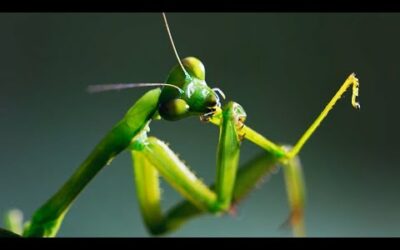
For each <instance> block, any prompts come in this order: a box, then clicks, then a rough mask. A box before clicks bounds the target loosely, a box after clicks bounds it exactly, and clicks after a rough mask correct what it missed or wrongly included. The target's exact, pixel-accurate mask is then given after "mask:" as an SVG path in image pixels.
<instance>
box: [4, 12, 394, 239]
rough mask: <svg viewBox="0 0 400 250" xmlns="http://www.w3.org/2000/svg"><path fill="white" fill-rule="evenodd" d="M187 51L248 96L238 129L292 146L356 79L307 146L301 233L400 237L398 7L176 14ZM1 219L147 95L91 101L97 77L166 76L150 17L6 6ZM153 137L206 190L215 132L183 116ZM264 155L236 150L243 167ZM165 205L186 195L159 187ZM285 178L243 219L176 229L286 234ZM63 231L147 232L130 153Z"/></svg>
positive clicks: (31, 206)
mask: <svg viewBox="0 0 400 250" xmlns="http://www.w3.org/2000/svg"><path fill="white" fill-rule="evenodd" d="M168 18H169V22H170V26H171V29H172V33H173V36H174V39H175V43H176V45H177V48H178V50H179V53H180V55H181V57H185V56H196V57H198V58H200V59H201V60H202V61H203V62H204V64H205V66H206V70H207V76H206V77H207V81H208V83H209V85H211V86H213V87H219V88H221V89H222V90H223V91H224V92H225V94H226V95H227V97H228V99H229V100H235V101H237V102H239V103H240V104H242V105H243V107H244V108H245V109H246V111H247V114H248V119H247V124H248V125H249V126H251V127H253V128H254V129H256V130H258V131H259V132H260V133H262V134H264V135H266V136H267V137H268V138H270V139H272V140H274V141H277V142H281V143H294V142H296V141H297V139H298V138H299V136H300V135H301V134H302V133H303V132H304V130H305V129H306V128H307V127H308V125H309V124H310V123H311V121H313V119H314V118H315V117H316V115H317V114H319V112H320V111H321V110H322V108H323V107H324V105H325V104H326V103H327V101H328V100H329V99H330V98H331V97H332V96H333V94H334V93H335V92H336V91H337V89H338V88H339V86H340V85H341V84H342V83H343V81H344V80H345V78H346V77H347V76H348V75H349V74H350V73H351V72H356V73H357V76H358V77H359V79H360V83H361V85H360V98H359V100H360V103H361V110H360V111H359V112H357V111H356V110H354V109H353V108H352V107H351V105H350V96H351V95H350V94H349V93H347V94H346V97H345V98H344V100H341V102H340V103H339V104H338V105H337V106H336V108H335V110H334V111H333V112H332V113H331V114H330V116H328V119H327V120H326V121H325V122H324V123H323V124H322V126H321V127H320V129H319V130H318V131H317V132H316V134H315V135H314V136H313V137H312V139H311V140H310V141H309V143H308V144H307V145H306V146H305V148H304V150H303V151H302V152H301V159H302V163H303V165H304V169H305V178H306V181H307V190H308V203H307V209H306V213H307V218H306V225H307V230H308V235H309V236H400V213H399V211H400V197H399V195H398V191H399V189H400V182H399V180H398V179H399V177H400V169H399V167H398V166H399V163H398V160H395V152H396V151H397V149H398V148H399V147H398V143H399V141H398V139H399V136H398V132H397V129H398V125H397V124H398V120H399V119H398V114H399V112H398V109H397V107H398V105H397V103H396V99H397V98H398V96H397V92H398V91H399V90H400V87H399V85H400V84H399V83H400V82H399V80H400V75H399V70H400V59H399V57H400V47H399V45H400V32H399V27H400V14H378V13H375V14H373V13H370V14H362V13H358V14H352V13H341V14H333V13H326V14H318V13H298V14H295V13H265V14H262V13H259V14H250V13H248V14H244V13H243V14H229V13H223V14H222V13H187V14H183V13H182V14H180V13H171V14H168ZM0 30H1V33H0V34H1V35H0V36H1V39H0V55H1V56H0V86H1V88H0V152H1V153H0V155H1V157H0V214H1V215H3V214H4V213H5V212H6V211H7V210H8V209H10V208H14V207H17V208H20V209H22V210H23V212H24V213H25V215H26V216H28V217H30V215H31V214H32V213H33V212H34V210H35V209H37V208H38V207H39V206H40V205H41V204H42V203H43V202H44V201H45V200H46V199H48V198H49V197H50V195H52V194H53V193H54V192H55V191H56V190H57V189H58V188H59V187H60V186H61V185H62V184H63V182H64V181H65V180H66V179H67V178H68V177H69V176H70V174H71V173H72V172H73V171H74V170H75V168H76V167H77V166H78V165H79V164H80V163H81V162H82V161H83V160H84V158H85V157H86V156H87V154H88V153H89V152H90V151H91V149H92V148H93V147H94V145H95V144H96V143H97V142H98V141H99V140H100V139H101V137H102V136H103V135H104V134H105V133H106V132H107V131H108V130H109V129H110V128H111V126H112V125H113V124H114V123H115V122H117V121H118V119H120V118H121V117H122V115H123V114H124V113H125V111H126V110H127V109H128V108H129V107H130V106H131V104H133V103H134V102H135V100H137V98H139V97H140V96H141V95H142V94H143V93H144V92H145V91H146V90H145V89H133V90H125V91H120V92H108V93H100V94H88V93H87V92H86V87H87V86H88V85H91V84H101V83H113V82H160V81H163V80H165V78H166V76H167V74H168V72H169V70H170V68H171V67H172V66H173V65H175V64H176V60H175V57H174V55H173V52H172V49H171V47H170V44H169V41H168V38H167V34H166V31H165V28H164V24H163V22H162V18H161V15H160V14H158V13H131V14H128V13H126V14H95V13H93V14H88V13H80V14H78V13H76V14H68V13H57V14H50V13H49V14H40V13H31V14H27V13H25V14H23V13H20V14H18V13H13V14H12V13H10V14H5V13H2V14H0ZM151 128H152V130H151V134H153V135H156V136H158V137H159V138H161V139H163V140H165V141H167V142H169V143H170V146H171V147H172V148H173V149H174V151H175V152H177V153H179V155H180V156H181V157H182V158H184V159H185V160H186V162H187V163H188V164H189V165H190V166H191V167H192V168H193V169H194V170H195V171H196V173H197V174H198V175H199V176H201V177H202V178H203V179H204V180H205V181H206V182H207V183H211V182H213V179H214V175H215V172H216V169H215V155H216V153H215V152H216V145H217V140H218V130H217V129H216V128H215V127H213V126H211V125H205V124H202V123H200V122H199V120H198V118H195V117H194V118H190V119H187V120H183V121H180V122H166V121H162V122H157V123H153V124H152V127H151ZM260 151H261V150H260V149H258V148H257V147H256V146H253V145H251V144H250V143H249V142H245V143H243V150H242V155H241V162H245V161H246V160H249V159H251V158H252V157H254V156H255V155H257V153H259V152H260ZM163 189H164V195H165V196H164V199H163V200H164V203H165V206H166V207H169V206H171V205H172V204H174V203H175V202H177V201H178V200H180V199H181V198H180V196H179V195H178V194H176V193H175V192H174V191H173V190H172V189H171V188H170V187H169V186H168V185H166V184H165V183H163ZM287 214H288V208H287V198H286V195H285V189H284V185H283V176H282V172H278V173H277V174H275V175H273V176H272V178H270V179H269V181H268V182H266V183H264V185H262V186H260V187H259V188H258V189H257V190H256V191H255V192H253V193H252V194H251V195H250V197H249V198H248V199H246V200H245V201H244V202H243V203H242V204H241V206H240V207H239V208H238V215H237V216H236V217H232V216H224V217H222V218H214V217H212V216H204V217H202V218H200V219H196V220H193V221H191V222H189V223H188V224H186V225H185V226H184V227H183V228H182V229H181V230H179V231H177V232H175V233H173V234H172V235H171V236H290V235H291V234H290V231H288V230H282V229H279V226H280V225H281V224H282V222H283V221H284V220H285V219H286V216H287ZM59 236H148V234H147V232H146V230H145V227H144V225H143V223H142V220H141V216H140V213H139V211H138V204H137V201H136V195H135V189H134V185H133V179H132V166H131V162H130V156H129V154H127V153H126V152H125V153H123V154H122V155H121V156H120V157H117V158H116V159H115V161H114V162H113V163H112V164H111V166H109V167H108V168H106V169H104V170H103V171H102V172H101V173H100V174H99V175H98V176H97V177H96V178H95V179H94V180H93V181H92V182H91V183H90V185H89V186H88V187H87V188H86V189H85V190H84V192H83V193H82V194H81V195H80V196H79V198H78V200H77V201H76V203H75V204H74V205H73V207H72V208H71V210H70V212H69V213H68V215H67V216H66V218H65V220H64V223H63V226H62V228H61V230H60V233H59Z"/></svg>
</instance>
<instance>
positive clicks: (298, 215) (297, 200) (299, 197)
mask: <svg viewBox="0 0 400 250" xmlns="http://www.w3.org/2000/svg"><path fill="white" fill-rule="evenodd" d="M281 164H283V173H284V178H285V186H286V193H287V196H288V201H289V209H290V214H289V217H288V219H287V221H286V223H284V225H289V226H290V227H291V229H292V230H293V235H294V236H296V237H304V236H305V235H306V232H305V226H304V204H305V194H306V190H305V182H304V176H303V170H302V166H301V163H300V159H299V157H297V156H296V157H294V158H292V159H290V160H288V161H286V162H285V163H281Z"/></svg>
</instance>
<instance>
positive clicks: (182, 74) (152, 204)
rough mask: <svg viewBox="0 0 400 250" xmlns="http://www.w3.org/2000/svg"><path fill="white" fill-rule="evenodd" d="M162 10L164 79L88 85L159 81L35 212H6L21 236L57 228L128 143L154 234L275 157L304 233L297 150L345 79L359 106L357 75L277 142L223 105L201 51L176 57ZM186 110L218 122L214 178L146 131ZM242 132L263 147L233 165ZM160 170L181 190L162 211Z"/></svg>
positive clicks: (295, 224)
mask: <svg viewBox="0 0 400 250" xmlns="http://www.w3.org/2000/svg"><path fill="white" fill-rule="evenodd" d="M163 18H164V23H165V26H166V29H167V33H168V35H169V38H170V42H171V45H172V48H173V50H174V53H175V56H176V57H177V60H178V65H176V66H175V67H174V68H173V69H172V70H171V71H170V73H169V75H168V77H167V80H166V81H165V82H164V83H141V84H138V83H134V84H113V85H96V86H92V87H91V88H90V90H91V91H104V90H109V89H121V88H129V87H143V86H146V87H157V88H155V89H153V90H150V91H148V92H147V93H145V94H144V95H143V96H142V97H141V98H140V99H139V100H138V101H137V102H136V103H135V104H134V105H133V106H132V107H131V108H130V109H129V110H128V112H127V113H126V114H125V116H124V117H123V118H122V119H121V120H120V121H119V122H118V123H117V124H116V125H115V126H114V127H113V128H112V129H111V130H110V131H109V132H108V133H107V134H106V135H105V137H104V138H103V139H102V140H101V141H100V142H99V143H98V144H97V146H96V147H95V148H94V149H93V151H92V152H91V153H90V155H89V156H88V157H87V158H86V160H85V161H84V162H83V163H82V164H81V165H80V166H79V168H78V169H77V170H76V171H75V173H74V174H73V175H72V176H71V177H70V178H69V179H68V180H67V182H66V183H65V184H64V185H63V186H62V187H61V188H60V189H59V191H58V192H57V193H55V194H54V195H53V196H52V197H51V198H50V199H49V200H48V201H47V202H46V203H45V204H44V205H42V206H41V207H40V208H39V209H38V210H37V211H36V212H35V213H34V215H33V216H32V218H31V220H30V221H28V222H27V223H26V224H25V227H24V228H22V225H21V224H22V221H21V218H20V216H19V215H18V214H17V215H18V216H16V214H15V213H10V214H9V216H8V220H7V224H8V229H9V230H10V231H11V232H14V233H16V234H19V235H22V236H26V237H52V236H55V235H56V234H57V231H58V229H59V227H60V225H61V223H62V220H63V218H64V216H65V214H66V213H67V211H68V209H69V208H70V206H71V205H72V203H73V201H74V200H75V199H76V197H77V196H78V194H79V193H80V192H81V191H82V190H83V188H84V187H85V186H86V185H87V184H88V183H89V182H90V180H91V179H93V177H94V176H96V174H97V173H98V172H99V171H100V170H101V169H102V168H103V167H104V166H106V165H108V164H110V163H111V161H112V160H113V159H114V157H116V156H117V155H118V154H119V153H121V152H122V151H124V150H128V151H130V152H131V155H132V159H133V166H134V176H135V184H136V190H137V196H138V201H139V204H140V208H141V212H142V215H143V218H144V222H145V224H146V226H147V228H148V230H149V232H150V233H151V234H153V235H161V234H164V233H168V232H171V231H173V230H175V229H177V228H178V227H180V226H181V225H182V224H183V223H185V222H186V221H188V220H189V219H191V218H192V217H195V216H197V215H200V214H203V213H212V214H216V215H218V214H222V213H225V212H228V211H229V210H230V209H232V208H233V206H234V205H236V204H237V203H238V202H239V201H240V200H241V199H242V198H243V197H244V196H246V194H248V193H249V192H250V191H251V190H252V189H253V188H254V186H255V185H256V184H257V182H258V181H259V180H260V179H262V178H263V177H264V176H265V175H267V174H268V173H269V172H271V171H272V169H273V168H274V167H275V166H276V165H277V164H279V165H281V166H282V169H283V171H284V176H285V183H286V189H287V194H288V200H289V206H290V210H291V213H290V215H289V219H288V223H289V224H290V225H291V226H292V228H293V233H294V235H295V236H304V235H305V228H304V197H305V190H304V180H303V176H302V175H303V174H302V168H301V164H300V161H299V158H298V154H299V152H300V150H301V149H302V147H303V145H304V144H305V143H306V141H307V140H308V139H309V138H310V136H311V135H312V134H313V132H314V131H315V130H316V129H317V127H318V126H319V125H320V123H321V122H322V121H323V119H324V118H325V117H326V116H327V114H328V113H329V111H330V110H331V109H332V108H333V106H334V105H335V103H336V102H337V101H338V100H339V99H340V97H341V96H342V95H343V93H344V92H345V91H346V90H347V89H348V88H349V87H350V86H352V99H351V102H352V105H353V107H355V108H357V109H358V108H360V105H359V103H358V102H357V100H356V98H357V96H358V86H359V83H358V79H357V78H356V77H355V74H350V76H349V77H348V78H347V79H346V80H345V82H344V83H343V84H342V86H341V87H340V89H339V90H338V92H337V93H336V94H335V95H334V97H333V98H332V99H331V101H330V102H329V103H328V104H327V106H326V107H325V108H324V109H323V111H322V112H321V114H320V115H319V116H318V117H317V119H316V120H315V121H314V122H313V123H312V124H311V126H310V127H309V128H308V129H307V130H306V132H305V133H304V134H303V135H302V136H301V137H300V139H299V140H298V142H297V143H296V144H294V146H293V147H286V146H281V145H278V144H275V143H273V142H272V141H270V140H268V139H267V138H265V137H264V136H262V135H261V134H259V133H257V132H256V131H255V130H253V129H251V128H250V127H248V126H247V125H245V119H246V113H245V111H244V109H243V108H242V107H241V106H240V105H239V104H238V103H236V102H232V101H230V102H227V103H226V104H225V105H223V106H222V105H221V100H220V98H221V97H222V98H223V99H225V95H224V93H223V92H222V91H221V90H220V89H218V88H210V87H209V86H208V85H207V83H206V81H205V68H204V65H203V63H202V62H201V61H200V60H199V59H197V58H195V57H187V58H184V59H182V60H181V59H180V57H179V55H178V53H177V50H176V48H175V45H174V42H173V39H172V35H171V32H170V30H169V25H168V22H167V19H166V16H165V14H164V13H163ZM189 116H198V117H200V119H201V121H203V122H204V123H209V124H213V125H216V126H218V127H219V130H220V134H219V143H218V149H217V175H216V180H215V184H214V185H212V186H207V185H206V184H204V183H203V182H202V181H201V180H200V179H198V178H197V177H196V176H195V175H194V174H193V173H192V172H191V171H190V170H189V168H188V167H187V166H185V164H184V163H183V162H182V161H181V160H180V159H179V158H178V157H177V156H176V154H175V153H174V152H173V151H172V150H171V149H170V148H169V147H168V146H167V145H166V144H165V143H164V142H163V141H161V140H159V139H157V138H155V137H152V136H148V133H149V130H150V129H149V127H150V123H151V122H152V121H159V120H167V121H178V120H180V119H183V118H186V117H189ZM245 139H247V140H249V141H251V142H253V143H254V144H256V145H258V146H259V147H261V148H262V149H264V150H265V151H266V154H263V155H261V156H259V157H257V158H255V159H254V160H252V161H250V162H249V163H248V164H246V165H244V166H242V167H240V168H238V162H239V153H240V144H241V141H243V140H245ZM159 175H161V176H162V177H164V178H165V179H166V181H167V182H168V183H169V184H170V185H171V186H173V187H174V188H175V189H176V190H177V191H178V192H179V193H180V194H181V195H182V196H183V197H184V198H185V200H184V201H183V202H181V203H179V204H177V205H176V206H175V207H173V208H172V209H171V210H170V211H168V212H167V213H165V214H164V213H163V212H162V209H161V193H160V188H159ZM1 232H2V231H1ZM11 232H10V233H8V232H7V231H5V232H4V235H8V236H12V235H15V234H13V233H11Z"/></svg>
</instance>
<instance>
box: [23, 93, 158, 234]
mask: <svg viewBox="0 0 400 250" xmlns="http://www.w3.org/2000/svg"><path fill="white" fill-rule="evenodd" d="M160 93H161V90H160V89H154V90H150V91H148V92H147V93H146V94H145V95H143V96H142V97H141V98H140V99H139V100H138V101H137V102H136V103H135V104H134V105H133V106H132V107H131V108H130V109H129V111H128V112H127V113H126V115H125V116H124V118H123V119H122V120H121V121H119V122H118V123H117V124H116V125H115V126H114V127H113V128H112V129H111V130H110V131H109V132H108V133H107V135H106V136H105V137H104V138H103V139H102V140H101V141H100V142H99V143H98V144H97V146H96V147H95V148H94V149H93V151H92V152H91V153H90V155H89V156H88V157H87V158H86V160H85V161H84V162H83V163H82V164H81V165H80V166H79V168H78V169H77V170H76V171H75V172H74V173H73V175H72V176H71V177H70V178H69V179H68V180H67V182H65V184H64V185H63V186H62V187H61V188H60V189H59V191H58V192H57V193H56V194H54V195H53V196H52V197H51V198H50V199H49V200H48V201H47V202H46V203H45V204H44V205H43V206H42V207H40V208H39V209H38V210H37V211H36V212H35V213H34V215H33V216H32V219H31V221H30V222H29V223H28V225H27V227H26V229H25V231H24V236H30V237H52V236H55V235H56V233H57V231H58V229H59V227H60V225H61V222H62V220H63V218H64V216H65V214H66V212H67V211H68V208H69V207H70V206H71V204H72V202H73V201H74V200H75V198H76V197H77V196H78V194H79V193H80V192H81V191H82V190H83V188H84V187H85V186H86V185H87V184H88V183H89V182H90V180H92V179H93V177H94V176H95V175H96V174H97V173H98V172H99V171H100V170H101V169H102V168H103V167H104V166H106V165H108V164H109V163H110V162H111V161H112V159H113V158H114V157H115V156H116V155H118V154H119V153H120V152H121V151H123V150H124V149H125V148H127V147H128V146H129V144H130V142H131V141H132V139H133V138H134V137H135V136H136V135H137V134H138V133H139V132H140V131H142V130H143V129H144V128H145V127H146V126H147V125H148V122H149V121H150V120H151V118H152V116H153V115H154V113H155V112H156V110H157V105H158V99H159V96H160Z"/></svg>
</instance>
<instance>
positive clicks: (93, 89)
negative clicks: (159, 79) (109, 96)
mask: <svg viewBox="0 0 400 250" xmlns="http://www.w3.org/2000/svg"><path fill="white" fill-rule="evenodd" d="M158 86H168V87H173V88H175V89H177V90H178V91H179V92H180V93H183V90H182V89H181V88H179V87H178V86H175V85H173V84H168V83H111V84H99V85H90V86H89V87H88V89H87V90H88V92H89V93H97V92H104V91H109V90H121V89H130V88H141V87H158Z"/></svg>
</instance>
